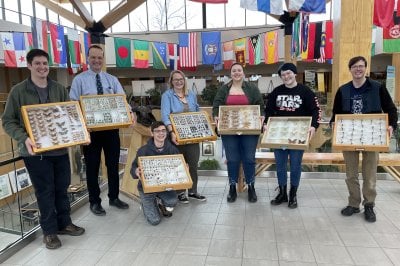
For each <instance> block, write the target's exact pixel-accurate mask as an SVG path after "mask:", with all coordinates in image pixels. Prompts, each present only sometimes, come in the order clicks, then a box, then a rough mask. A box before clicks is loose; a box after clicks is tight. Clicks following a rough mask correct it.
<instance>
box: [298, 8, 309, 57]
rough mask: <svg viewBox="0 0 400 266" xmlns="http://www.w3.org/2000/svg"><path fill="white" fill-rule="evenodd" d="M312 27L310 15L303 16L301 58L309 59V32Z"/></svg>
mask: <svg viewBox="0 0 400 266" xmlns="http://www.w3.org/2000/svg"><path fill="white" fill-rule="evenodd" d="M309 25H310V16H309V14H303V15H302V18H301V38H300V40H301V43H300V47H301V58H302V59H307V54H308V32H309Z"/></svg>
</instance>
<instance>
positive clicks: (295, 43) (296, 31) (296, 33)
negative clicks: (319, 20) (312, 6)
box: [290, 13, 301, 58]
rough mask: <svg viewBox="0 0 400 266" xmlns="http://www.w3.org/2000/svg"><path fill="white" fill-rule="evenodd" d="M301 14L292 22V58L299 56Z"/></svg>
mask: <svg viewBox="0 0 400 266" xmlns="http://www.w3.org/2000/svg"><path fill="white" fill-rule="evenodd" d="M300 25H301V13H300V14H299V15H298V16H297V17H296V19H295V20H294V22H293V28H292V42H291V49H290V51H291V56H292V58H297V57H298V56H299V55H300V52H301V48H300V43H301V40H300V36H301V31H300V30H301V27H300Z"/></svg>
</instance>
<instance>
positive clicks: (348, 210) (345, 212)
mask: <svg viewBox="0 0 400 266" xmlns="http://www.w3.org/2000/svg"><path fill="white" fill-rule="evenodd" d="M359 212H360V208H356V207H351V206H347V207H346V208H344V209H342V211H341V213H342V215H343V216H352V215H353V214H354V213H359Z"/></svg>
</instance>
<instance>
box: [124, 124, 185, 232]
mask: <svg viewBox="0 0 400 266" xmlns="http://www.w3.org/2000/svg"><path fill="white" fill-rule="evenodd" d="M150 129H151V134H152V136H153V137H152V138H151V139H150V140H149V141H148V142H147V144H146V145H144V146H142V147H141V148H139V150H138V152H137V154H136V158H135V160H134V161H133V163H132V168H131V175H132V177H133V178H134V179H138V178H139V177H140V174H141V169H140V167H139V166H138V158H139V157H140V156H155V155H170V154H179V151H178V149H177V148H176V147H175V146H174V145H172V144H171V142H169V140H168V139H167V127H166V126H165V124H164V123H163V122H160V121H157V122H154V123H153V124H152V125H151V127H150ZM138 191H139V194H140V200H141V202H142V209H143V214H144V216H145V217H146V219H147V221H148V222H149V223H150V224H152V225H157V224H159V223H160V222H161V214H162V215H163V216H164V217H171V216H172V210H173V207H175V206H176V204H177V202H178V200H177V196H176V192H175V191H163V192H155V193H144V191H143V187H142V183H141V181H140V180H139V182H138ZM160 213H161V214H160Z"/></svg>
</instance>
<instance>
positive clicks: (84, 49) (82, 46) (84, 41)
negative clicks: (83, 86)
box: [79, 31, 91, 71]
mask: <svg viewBox="0 0 400 266" xmlns="http://www.w3.org/2000/svg"><path fill="white" fill-rule="evenodd" d="M90 45H91V40H90V34H89V33H87V32H83V31H81V32H80V35H79V50H80V52H81V64H82V69H83V71H85V70H87V69H88V64H89V63H88V61H87V57H86V55H87V54H88V52H89V47H90Z"/></svg>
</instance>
